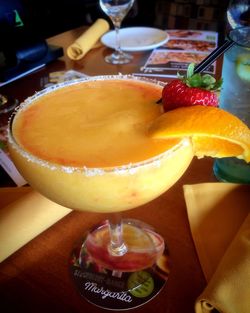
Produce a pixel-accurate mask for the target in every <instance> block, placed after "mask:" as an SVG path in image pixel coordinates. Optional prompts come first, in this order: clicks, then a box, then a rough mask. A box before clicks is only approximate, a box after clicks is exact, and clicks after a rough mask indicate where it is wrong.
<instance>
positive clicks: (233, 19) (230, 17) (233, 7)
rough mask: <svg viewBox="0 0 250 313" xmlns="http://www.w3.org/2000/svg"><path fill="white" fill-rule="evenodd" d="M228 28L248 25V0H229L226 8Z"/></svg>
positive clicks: (249, 21) (249, 19)
mask: <svg viewBox="0 0 250 313" xmlns="http://www.w3.org/2000/svg"><path fill="white" fill-rule="evenodd" d="M227 23H228V27H229V30H230V29H235V28H238V27H242V26H250V0H231V1H229V4H228V8H227Z"/></svg>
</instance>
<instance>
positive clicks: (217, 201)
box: [184, 183, 250, 313]
mask: <svg viewBox="0 0 250 313" xmlns="http://www.w3.org/2000/svg"><path fill="white" fill-rule="evenodd" d="M184 195H185V200H186V205H187V212H188V218H189V223H190V228H191V233H192V236H193V240H194V244H195V246H196V250H197V254H198V257H199V260H200V263H201V267H202V269H203V272H204V275H205V277H206V279H207V281H208V285H207V287H206V288H205V290H204V291H203V292H202V294H201V295H200V296H199V297H198V299H197V301H196V303H195V310H196V313H208V312H211V313H212V310H213V309H214V308H215V309H216V310H218V311H219V312H221V313H249V312H250V202H249V199H250V198H249V195H250V186H249V185H237V184H227V183H205V184H198V185H186V186H184Z"/></svg>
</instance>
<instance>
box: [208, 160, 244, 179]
mask: <svg viewBox="0 0 250 313" xmlns="http://www.w3.org/2000/svg"><path fill="white" fill-rule="evenodd" d="M213 170H214V175H215V177H216V178H217V179H218V180H219V181H223V182H231V183H241V184H249V183H250V164H247V163H246V162H245V161H243V160H239V159H237V158H222V159H217V160H216V161H215V163H214V167H213Z"/></svg>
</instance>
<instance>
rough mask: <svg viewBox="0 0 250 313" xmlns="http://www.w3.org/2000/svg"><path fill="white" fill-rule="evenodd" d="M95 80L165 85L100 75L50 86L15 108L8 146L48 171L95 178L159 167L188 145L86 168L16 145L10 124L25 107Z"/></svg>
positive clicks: (184, 140)
mask: <svg viewBox="0 0 250 313" xmlns="http://www.w3.org/2000/svg"><path fill="white" fill-rule="evenodd" d="M97 80H138V81H142V82H147V83H151V84H156V85H159V86H161V87H163V86H164V85H165V83H163V82H161V81H157V80H155V79H148V78H145V77H137V76H133V75H122V74H119V75H101V76H93V77H86V78H85V77H84V78H80V79H76V80H71V81H66V82H62V83H59V84H55V85H53V86H50V87H48V88H46V89H43V90H41V91H39V92H37V93H35V94H34V95H33V96H31V97H28V98H27V99H26V100H24V101H23V102H22V103H20V105H19V106H18V107H16V109H15V111H14V112H13V114H12V115H11V117H10V119H9V122H8V132H7V138H8V141H9V143H10V145H11V146H12V147H13V148H14V149H15V150H16V151H17V152H18V153H19V154H21V156H23V157H24V158H26V159H27V160H28V161H29V162H33V163H37V164H39V165H40V166H43V167H47V168H49V169H50V170H60V171H62V172H65V173H72V172H84V173H85V175H86V176H96V175H103V174H105V173H112V172H113V173H115V174H126V173H130V174H133V173H134V172H136V171H137V170H139V169H140V168H142V167H145V166H151V165H154V166H156V167H157V166H160V163H159V162H160V160H161V159H165V158H167V157H169V156H170V155H171V154H172V153H174V152H175V151H177V150H178V149H180V148H182V147H184V146H186V145H188V144H189V140H188V139H187V138H184V139H182V140H181V141H180V142H179V143H178V144H176V145H175V146H173V147H172V148H171V149H168V150H167V151H165V152H163V153H161V154H158V155H156V156H154V157H152V158H149V159H146V160H143V161H140V162H136V163H128V164H125V165H118V166H114V167H87V166H65V165H60V164H57V163H52V162H49V161H46V160H43V159H40V158H39V157H37V156H35V155H33V154H32V153H30V152H28V151H26V150H24V148H23V147H21V145H20V144H18V143H17V141H16V140H15V138H14V136H13V133H12V123H13V121H14V118H15V116H16V114H17V113H18V112H21V111H22V110H24V109H25V108H26V107H27V106H29V105H31V104H32V103H33V101H35V100H37V99H38V98H40V97H42V96H44V95H46V94H48V93H51V92H53V91H55V90H58V89H60V88H63V87H65V86H71V85H75V84H79V83H82V82H89V81H97Z"/></svg>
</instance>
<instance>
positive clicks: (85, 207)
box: [8, 75, 193, 310]
mask: <svg viewBox="0 0 250 313" xmlns="http://www.w3.org/2000/svg"><path fill="white" fill-rule="evenodd" d="M114 86H116V88H114ZM162 87H163V83H161V82H156V81H151V80H148V79H145V78H139V77H133V76H122V75H119V76H100V77H91V78H85V79H80V80H78V81H74V82H72V81H71V82H64V83H61V84H59V85H57V86H52V87H49V88H48V89H46V90H43V91H41V92H38V93H37V94H35V95H34V96H33V97H30V98H28V99H27V100H26V101H24V103H22V104H21V106H20V108H19V110H17V112H16V113H15V114H14V115H12V118H11V120H10V124H9V134H8V140H9V151H10V154H11V157H12V159H13V161H14V163H15V165H16V166H17V168H18V169H19V171H20V173H21V174H22V176H23V177H24V178H25V179H26V181H28V182H29V184H30V185H31V186H32V187H33V188H34V189H36V190H38V191H39V192H41V193H42V194H43V195H44V196H46V197H47V198H49V199H51V200H52V201H55V202H57V203H59V204H61V205H63V206H66V207H69V208H71V209H75V210H80V211H91V212H97V213H111V216H112V217H111V221H107V220H106V219H105V220H104V221H103V222H101V223H100V224H99V225H97V226H96V227H93V228H92V229H91V230H89V232H88V235H87V236H86V238H85V239H84V241H83V243H82V244H81V245H80V248H79V249H78V250H77V252H76V253H75V254H74V257H73V261H72V262H73V270H72V272H73V276H74V280H77V285H78V286H79V288H81V289H80V292H81V294H82V295H83V296H84V297H86V298H87V300H88V301H90V302H92V303H94V304H96V305H98V306H101V307H105V308H108V309H117V310H118V309H128V308H132V307H136V306H139V305H141V304H143V303H144V302H147V301H149V299H150V298H151V297H153V296H155V295H156V294H157V293H158V291H159V290H158V289H157V288H159V286H160V288H162V286H163V285H164V284H163V283H162V281H161V282H160V283H159V281H158V282H156V280H155V279H156V278H155V277H156V276H155V275H158V273H159V260H160V259H161V258H164V257H166V255H164V250H165V244H164V240H163V238H162V237H161V236H160V235H159V234H158V233H157V232H155V231H154V230H153V229H152V227H151V226H149V225H146V224H145V223H143V222H140V221H135V220H130V219H127V220H120V219H119V218H117V215H116V214H117V213H118V212H121V211H124V210H128V209H133V208H136V207H138V206H140V205H142V204H145V203H147V202H149V201H151V200H153V199H154V198H156V197H158V196H159V195H160V194H162V193H164V192H165V191H166V190H167V189H168V188H170V187H171V186H172V185H173V184H174V183H175V182H176V181H177V180H178V179H179V178H180V177H181V176H182V174H183V173H184V172H185V170H186V169H187V167H188V166H189V164H190V162H191V160H192V158H193V150H192V146H191V144H190V142H189V140H187V139H182V140H174V141H173V142H171V143H168V141H160V142H158V143H157V142H153V143H152V142H151V144H150V140H151V139H149V138H148V137H146V135H145V138H144V137H143V138H144V139H143V143H144V140H147V141H146V142H147V143H148V144H149V145H150V146H151V145H152V150H148V151H147V152H145V153H144V151H141V150H140V149H139V150H138V148H137V146H138V144H137V140H139V142H141V141H140V136H141V135H140V134H141V132H142V134H144V133H145V134H146V133H147V131H146V130H147V127H148V126H147V125H150V116H151V114H152V117H151V120H153V119H154V118H155V117H156V116H158V115H160V114H162V113H161V112H162V108H161V106H160V105H158V104H156V101H157V100H158V99H159V97H160V95H161V91H162ZM124 88H125V89H124ZM133 88H135V89H133ZM127 90H129V91H127ZM133 90H134V91H133ZM125 93H126V94H125ZM124 94H125V96H124ZM139 94H141V96H139ZM83 95H84V96H83ZM129 95H130V96H129ZM148 98H150V99H151V100H148ZM83 99H84V100H83ZM119 99H120V100H119ZM70 101H71V103H70ZM39 102H40V104H42V105H40V106H39V107H37V109H36V106H37V104H39ZM69 103H70V106H69ZM125 105H128V106H129V107H127V108H126V109H124V106H125ZM136 106H139V107H138V111H137V109H136ZM77 108H78V109H79V108H83V109H81V114H80V113H79V112H78V111H77V110H78V109H77ZM51 110H52V111H51ZM68 110H70V112H71V113H69V111H68ZM71 110H72V111H71ZM144 110H145V111H144ZM22 115H23V116H25V117H24V119H23V121H22V120H21V119H20V118H21V117H22ZM26 119H28V120H29V123H27V120H26ZM31 124H33V126H32V129H27V127H28V128H29V127H30V125H31ZM60 125H64V127H61V126H60ZM19 127H20V128H19ZM33 127H34V128H33ZM144 127H146V129H145V128H144ZM17 128H19V134H18V131H17V130H16V129H17ZM62 128H63V129H62ZM39 132H41V133H42V136H39V135H38V133H39ZM96 132H97V133H96ZM32 133H33V134H34V136H33V134H32ZM96 134H97V138H99V141H96V140H93V138H94V137H95V138H96ZM127 134H128V135H127ZM26 135H27V136H28V137H26ZM37 136H38V137H40V139H37V138H38V137H37ZM83 136H85V137H84V139H82V138H83ZM93 136H94V137H93ZM138 136H139V139H138V138H137V137H138ZM24 137H25V138H24ZM114 138H116V140H115V139H114ZM123 138H125V139H123ZM126 138H127V141H128V144H129V145H131V149H130V151H128V152H129V153H130V154H131V155H130V156H129V159H128V160H127V161H126V160H124V156H123V154H122V156H121V161H119V162H118V161H117V155H116V154H117V153H118V151H119V150H120V149H122V146H121V147H119V150H117V151H116V145H118V143H119V141H122V140H124V142H126ZM82 140H83V141H82ZM152 140H153V139H152ZM133 142H134V143H136V144H135V145H134V146H133ZM126 144H127V143H126ZM148 144H146V145H145V150H147V147H148ZM31 147H33V148H31ZM48 147H50V148H48ZM86 147H87V148H86ZM132 147H133V148H132ZM100 149H106V153H109V151H110V150H113V149H114V151H115V153H114V155H112V153H110V155H108V157H107V158H105V156H106V154H105V153H102V152H100ZM136 149H137V153H139V155H140V156H139V157H138V156H137V155H136V156H135V155H134V154H135V152H134V151H135V150H136ZM92 150H93V151H94V152H93V153H94V154H95V153H96V155H95V161H94V163H93V158H94V157H93V156H92V154H91V153H92V152H91V151H92ZM37 151H40V152H37ZM131 151H132V152H131ZM124 153H125V154H126V146H125V151H124ZM94 154H93V155H94ZM144 154H145V155H144ZM134 157H136V158H135V159H133V158H134ZM112 164H113V165H112ZM164 260H165V259H164ZM161 264H162V263H161ZM163 272H164V273H165V274H166V271H165V270H164V268H162V267H161V274H160V275H163V274H162V273H163ZM166 275H167V274H166ZM157 277H158V276H157ZM161 277H162V276H161ZM164 282H165V281H164ZM141 286H143V288H141V289H140V287H141ZM98 295H99V296H98ZM110 298H112V299H111V300H112V301H110ZM125 305H129V306H125Z"/></svg>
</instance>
